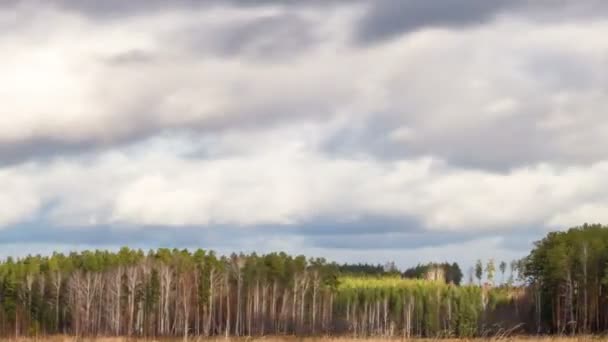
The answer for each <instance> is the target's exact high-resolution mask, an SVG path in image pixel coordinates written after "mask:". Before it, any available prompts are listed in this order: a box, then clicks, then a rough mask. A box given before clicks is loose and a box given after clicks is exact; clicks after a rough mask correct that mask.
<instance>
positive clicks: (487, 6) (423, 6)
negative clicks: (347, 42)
mask: <svg viewBox="0 0 608 342" xmlns="http://www.w3.org/2000/svg"><path fill="white" fill-rule="evenodd" d="M520 4H521V1H519V0H492V1H488V0H448V1H441V0H430V1H418V0H383V1H372V2H370V7H371V9H370V11H369V13H367V14H366V15H365V16H364V17H363V20H362V21H361V23H360V27H359V29H358V33H357V38H358V40H359V41H360V42H362V43H373V42H376V41H382V40H385V39H390V38H392V37H395V36H398V35H402V34H406V33H409V32H413V31H417V30H420V29H423V28H428V27H447V28H452V27H453V28H459V27H465V26H471V25H478V24H481V23H484V22H486V21H488V20H491V19H492V18H493V17H494V16H495V15H496V14H497V13H499V12H500V11H503V10H504V9H506V8H509V7H514V6H518V5H520Z"/></svg>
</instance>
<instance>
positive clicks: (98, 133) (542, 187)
mask: <svg viewBox="0 0 608 342" xmlns="http://www.w3.org/2000/svg"><path fill="white" fill-rule="evenodd" d="M607 36H608V3H607V2H605V1H603V0H586V1H565V0H564V1H561V0H554V1H549V0H546V1H544V0H536V1H532V0H511V1H506V0H505V1H503V0H496V1H487V0H453V1H439V0H437V1H434V0H431V1H413V0H373V1H372V0H368V1H365V0H323V1H321V0H310V1H295V0H294V1H291V0H205V1H194V0H176V1H161V0H146V1H143V0H141V1H139V0H134V1H123V0H105V1H93V0H80V1H75V0H74V1H71V0H49V1H28V0H23V1H13V0H9V1H2V2H0V51H2V63H0V75H2V77H1V78H0V103H1V105H0V256H2V257H4V256H8V255H15V256H22V255H26V254H28V253H43V254H48V253H51V252H52V251H55V250H57V251H70V250H80V249H85V248H101V249H106V248H107V249H115V248H118V247H120V246H124V245H127V246H130V247H134V248H145V249H147V248H157V247H178V248H198V247H203V248H210V249H214V250H216V251H218V252H220V253H230V252H233V251H244V252H251V251H257V252H269V251H278V250H281V251H286V252H289V253H297V254H300V253H302V254H305V255H308V256H323V257H326V258H328V259H330V260H335V261H338V262H361V261H366V262H372V263H383V262H386V261H394V262H395V263H396V264H397V265H399V266H401V267H406V266H412V265H415V264H418V263H420V262H427V261H444V260H448V261H457V262H460V263H463V264H465V265H471V264H472V263H473V262H474V260H476V259H478V258H481V259H486V260H487V259H489V258H494V259H496V260H507V261H509V260H512V259H514V258H520V257H523V256H525V255H526V254H527V252H528V251H529V250H530V248H531V247H532V246H533V245H532V243H533V241H535V240H538V239H540V238H542V236H544V235H545V234H546V233H547V232H549V231H552V230H563V229H566V228H568V227H571V226H576V225H581V224H583V223H585V222H589V223H596V222H597V223H602V222H606V221H608V177H606V175H608V149H607V148H606V146H607V144H608V115H607V114H606V109H607V108H608V106H607V101H608V39H606V38H605V37H607Z"/></svg>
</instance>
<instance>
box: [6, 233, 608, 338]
mask: <svg viewBox="0 0 608 342" xmlns="http://www.w3.org/2000/svg"><path fill="white" fill-rule="evenodd" d="M607 266H608V228H606V227H602V226H599V225H592V226H588V225H585V226H582V227H577V228H573V229H570V230H569V231H566V232H555V233H550V234H548V235H547V237H545V238H544V239H542V240H541V241H538V242H537V243H536V244H535V247H534V249H533V250H532V251H531V252H530V254H529V255H528V256H527V257H525V258H523V259H522V260H517V261H513V262H510V263H507V262H500V263H498V266H497V267H496V265H495V263H494V261H493V260H489V261H487V262H485V263H484V262H481V261H478V262H477V263H476V265H475V266H474V267H472V268H471V269H470V270H469V281H468V283H466V284H462V283H463V281H462V278H463V274H462V272H461V270H460V267H458V265H457V264H455V263H441V264H436V263H433V264H427V265H418V266H416V267H413V268H410V269H408V270H405V271H404V272H400V271H399V270H397V269H396V267H395V265H394V264H393V263H389V264H386V265H367V264H356V265H355V264H353V265H349V264H342V265H340V264H336V263H333V262H328V261H326V260H325V259H322V258H306V257H304V256H291V255H287V254H285V253H270V254H265V255H257V254H255V253H254V254H248V255H245V254H232V255H230V256H218V255H216V254H214V253H213V252H211V251H206V250H200V249H199V250H196V251H193V252H191V251H188V250H178V249H162V248H161V249H158V250H151V251H149V252H143V251H141V250H132V249H129V248H122V249H121V250H120V251H118V252H115V253H114V252H109V251H83V252H79V253H75V252H74V253H70V254H67V255H64V254H60V253H55V254H53V255H51V256H28V257H25V258H21V259H12V258H7V259H6V260H4V261H3V262H0V335H2V336H22V335H43V334H69V335H78V336H82V335H87V336H119V335H120V336H151V337H162V336H182V337H183V338H184V339H187V338H188V337H190V336H260V335H287V334H290V335H292V334H295V335H338V334H349V335H356V336H405V337H413V336H424V337H439V336H480V335H484V334H487V333H490V332H496V331H499V330H501V329H508V328H511V327H518V331H520V332H528V333H539V332H542V333H564V332H572V333H575V332H585V333H592V332H603V331H605V330H606V329H607V328H608V312H605V310H603V309H602V308H603V307H605V305H607V304H608V291H607V288H606V286H608V268H607ZM497 269H498V271H497ZM431 270H432V271H437V270H442V272H443V278H442V279H443V281H429V280H426V279H428V277H427V275H428V272H429V271H431ZM495 278H498V279H495ZM483 279H485V280H487V282H486V283H485V284H482V280H483Z"/></svg>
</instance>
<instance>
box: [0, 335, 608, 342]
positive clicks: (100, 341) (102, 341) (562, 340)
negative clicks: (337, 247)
mask: <svg viewBox="0 0 608 342" xmlns="http://www.w3.org/2000/svg"><path fill="white" fill-rule="evenodd" d="M0 341H7V342H181V341H183V339H181V338H162V339H144V338H127V337H81V338H77V337H73V336H48V337H38V338H34V337H30V338H0ZM188 341H189V342H398V341H413V342H435V341H439V342H466V341H471V342H476V341H478V342H481V341H501V342H502V341H504V342H536V341H541V342H587V341H608V338H607V337H602V336H584V335H581V336H573V337H565V336H547V337H533V336H515V337H505V336H501V337H487V338H475V339H426V338H413V339H409V340H404V339H398V338H349V337H316V338H312V337H293V336H287V337H276V336H268V337H257V338H229V339H225V338H190V339H189V340H188Z"/></svg>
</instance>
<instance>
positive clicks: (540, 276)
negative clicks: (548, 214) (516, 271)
mask: <svg viewBox="0 0 608 342" xmlns="http://www.w3.org/2000/svg"><path fill="white" fill-rule="evenodd" d="M525 261H526V262H525V269H524V273H525V275H527V277H528V282H529V284H530V287H531V288H532V289H534V295H535V298H536V310H535V311H536V315H537V317H536V321H537V325H538V327H539V329H544V330H551V331H553V332H560V333H563V332H573V333H574V332H599V331H605V330H606V329H608V311H606V309H605V308H606V307H607V306H608V268H607V267H608V228H607V227H603V226H601V225H584V226H582V227H576V228H572V229H570V230H568V231H565V232H551V233H549V234H548V235H547V236H546V237H545V238H544V239H542V240H541V241H538V242H537V243H536V244H535V248H534V249H533V250H532V252H531V253H530V255H529V256H528V257H527V258H526V260H525Z"/></svg>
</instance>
